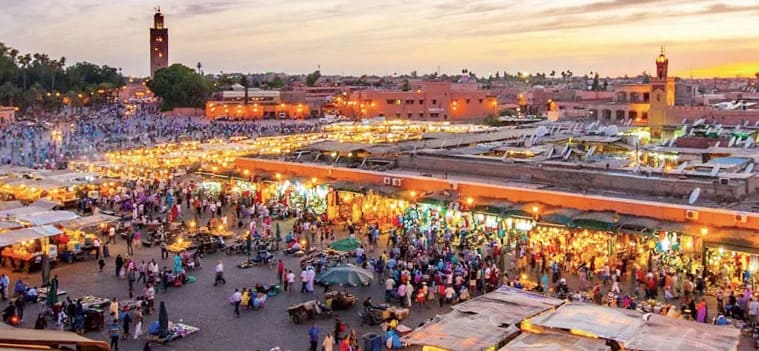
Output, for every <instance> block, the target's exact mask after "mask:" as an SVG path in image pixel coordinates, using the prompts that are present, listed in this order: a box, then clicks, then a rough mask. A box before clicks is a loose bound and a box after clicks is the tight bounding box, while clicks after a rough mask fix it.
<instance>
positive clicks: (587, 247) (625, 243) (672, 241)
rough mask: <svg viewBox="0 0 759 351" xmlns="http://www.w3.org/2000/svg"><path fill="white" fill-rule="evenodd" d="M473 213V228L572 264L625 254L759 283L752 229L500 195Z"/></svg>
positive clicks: (712, 277)
mask: <svg viewBox="0 0 759 351" xmlns="http://www.w3.org/2000/svg"><path fill="white" fill-rule="evenodd" d="M483 202H486V201H483ZM486 203H488V202H486ZM471 216H472V221H473V227H474V228H475V229H477V230H481V231H484V232H490V233H497V236H498V237H499V238H501V239H502V241H503V243H504V244H506V245H512V247H513V246H514V245H517V244H525V245H527V246H529V247H531V248H533V249H539V250H541V251H542V252H544V253H550V254H551V255H554V257H555V259H556V260H558V261H560V262H561V261H564V259H565V256H566V255H567V254H571V260H570V262H568V263H569V264H570V266H571V267H572V268H577V267H578V266H579V265H580V264H582V263H585V264H587V265H590V261H592V260H595V262H594V266H595V267H599V268H600V267H603V265H604V264H606V263H607V262H610V261H611V262H614V261H615V260H621V259H628V258H629V259H630V260H631V261H632V262H634V263H635V264H637V265H638V266H639V267H649V268H654V269H655V268H657V264H658V265H666V266H667V267H668V268H669V269H671V270H677V271H680V272H687V273H693V274H699V273H700V272H704V273H705V277H706V278H707V283H710V284H712V285H733V286H735V285H738V284H740V283H741V282H743V281H744V280H745V281H747V282H749V283H751V284H752V285H754V286H756V285H757V283H759V280H757V275H758V274H757V273H759V250H757V249H756V247H759V246H758V245H759V235H757V233H754V232H751V231H746V230H742V229H737V228H716V227H712V228H710V227H703V226H697V225H694V224H691V223H689V222H671V221H660V220H656V219H653V218H648V217H637V216H628V215H621V214H618V213H614V212H600V211H580V210H576V209H571V208H554V207H550V206H546V205H544V204H540V203H530V204H514V203H509V202H504V201H498V200H493V201H490V202H489V203H488V204H487V205H476V206H473V207H472V208H471ZM658 267H660V266H658Z"/></svg>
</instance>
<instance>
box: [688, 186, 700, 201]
mask: <svg viewBox="0 0 759 351" xmlns="http://www.w3.org/2000/svg"><path fill="white" fill-rule="evenodd" d="M699 195H701V188H695V189H693V191H691V192H690V197H688V204H690V205H693V204H695V203H696V201H697V200H698V196H699Z"/></svg>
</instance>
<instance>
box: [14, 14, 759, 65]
mask: <svg viewBox="0 0 759 351" xmlns="http://www.w3.org/2000/svg"><path fill="white" fill-rule="evenodd" d="M155 5H160V6H161V9H162V11H163V12H164V14H165V15H166V26H167V27H168V28H169V44H170V51H169V59H170V62H171V63H177V62H179V63H184V64H187V65H189V66H192V67H194V66H195V64H196V63H197V62H198V61H200V62H202V64H203V67H204V71H206V72H207V73H218V72H219V71H224V72H267V71H275V72H289V73H305V72H310V71H313V70H315V69H316V68H317V65H320V66H321V69H322V72H323V73H325V74H392V73H394V72H397V73H407V72H410V71H413V70H416V71H418V72H419V73H420V74H422V73H429V72H434V71H435V70H436V69H437V67H438V66H439V67H440V71H441V73H454V72H460V71H461V69H462V68H468V69H469V70H470V71H473V72H475V73H477V74H479V75H487V74H489V73H494V72H495V71H501V72H502V71H508V72H512V73H515V72H518V71H521V72H550V71H551V70H556V72H557V74H558V72H560V71H562V70H566V69H569V70H572V71H573V72H574V74H575V75H582V74H583V73H587V72H589V71H593V72H596V71H597V72H599V73H600V74H601V75H602V76H616V75H624V74H629V75H637V74H639V73H640V72H642V71H643V70H647V71H648V72H651V71H654V70H655V68H654V59H655V57H656V55H658V53H659V46H660V45H664V46H665V47H666V51H667V55H668V56H669V57H670V71H672V72H674V73H676V74H679V75H681V76H683V77H690V76H691V75H693V76H696V77H712V76H715V75H719V76H727V77H735V76H736V75H742V76H753V75H754V72H759V32H758V31H757V28H759V1H757V0H730V1H728V0H721V1H720V0H561V1H554V0H541V1H535V0H493V1H488V0H375V1H362V0H358V1H357V0H289V1H276V0H164V1H155V0H121V1H112V0H98V1H93V0H76V1H53V0H24V1H18V0H0V8H3V11H0V23H2V25H1V26H0V41H3V42H5V44H6V45H9V46H12V47H16V48H18V49H19V50H21V51H22V52H45V53H48V54H49V55H51V56H53V57H59V56H66V58H67V60H68V62H74V61H90V62H95V63H101V64H108V65H111V66H116V67H122V68H123V71H124V73H125V74H132V75H140V76H144V75H147V74H148V28H149V27H150V26H151V25H152V14H153V7H154V6H155Z"/></svg>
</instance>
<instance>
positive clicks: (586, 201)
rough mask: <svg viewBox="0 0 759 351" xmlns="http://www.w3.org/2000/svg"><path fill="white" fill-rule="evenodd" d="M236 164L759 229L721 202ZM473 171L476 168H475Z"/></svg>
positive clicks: (325, 178)
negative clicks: (692, 216) (692, 214)
mask: <svg viewBox="0 0 759 351" xmlns="http://www.w3.org/2000/svg"><path fill="white" fill-rule="evenodd" d="M235 162H236V166H237V167H238V168H240V169H243V170H249V171H251V172H252V174H254V175H255V173H256V172H267V173H280V174H281V175H282V177H283V179H287V178H288V177H293V176H295V175H297V176H298V177H306V178H311V177H315V178H317V180H318V182H330V181H335V180H340V181H350V182H355V183H358V184H375V185H382V184H384V178H385V177H393V178H399V179H402V185H401V187H399V190H404V191H412V190H413V191H416V192H418V193H420V194H421V193H423V192H436V191H440V190H445V189H455V190H457V191H458V192H459V193H460V194H462V196H471V197H473V198H475V199H477V198H480V199H482V198H488V199H503V200H506V201H511V202H518V203H530V202H539V203H543V204H546V205H548V206H555V207H569V206H570V205H571V208H575V209H578V210H585V211H615V212H617V213H619V214H627V215H632V216H642V217H650V218H655V219H659V220H666V221H678V222H684V221H686V217H685V216H686V211H689V210H690V211H696V212H698V220H692V221H689V222H690V223H692V224H693V225H698V226H708V227H713V226H716V227H737V228H742V229H751V230H759V214H757V213H743V212H736V211H730V210H726V209H719V208H705V207H697V206H687V205H676V204H668V203H662V202H653V201H641V200H632V199H622V198H612V197H603V196H595V195H581V194H574V193H565V192H559V191H551V190H541V189H526V188H518V187H511V186H505V185H494V184H482V183H474V182H465V181H457V180H449V179H439V178H432V177H417V176H409V175H402V174H394V173H392V172H374V171H366V170H357V169H348V168H335V167H331V166H325V165H318V164H304V163H290V162H282V161H275V160H261V159H251V158H239V159H237V160H236V161H235ZM470 171H471V169H470ZM736 214H743V215H746V216H747V217H748V220H747V221H746V222H736V221H735V216H736Z"/></svg>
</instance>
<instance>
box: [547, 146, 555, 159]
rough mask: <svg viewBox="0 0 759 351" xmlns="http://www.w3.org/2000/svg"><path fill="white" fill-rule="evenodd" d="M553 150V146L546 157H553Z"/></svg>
mask: <svg viewBox="0 0 759 351" xmlns="http://www.w3.org/2000/svg"><path fill="white" fill-rule="evenodd" d="M553 152H554V150H553V147H552V148H551V149H550V150H548V156H547V157H546V158H551V156H553Z"/></svg>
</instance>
